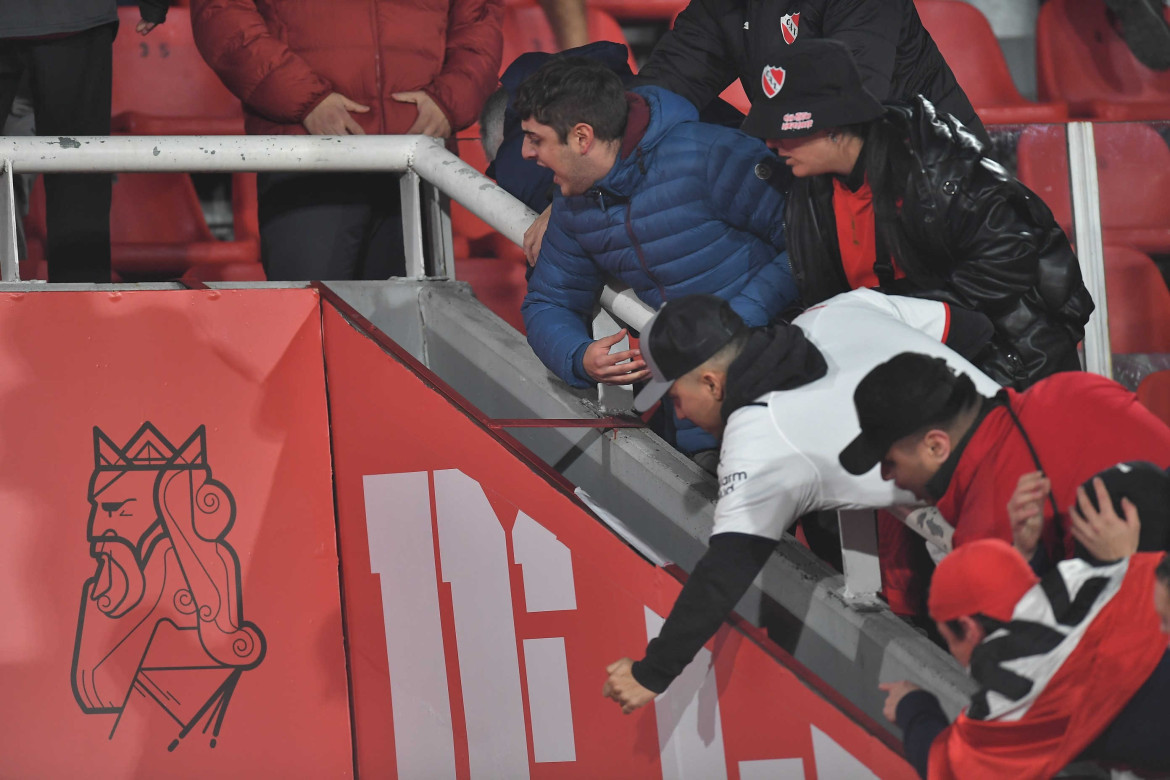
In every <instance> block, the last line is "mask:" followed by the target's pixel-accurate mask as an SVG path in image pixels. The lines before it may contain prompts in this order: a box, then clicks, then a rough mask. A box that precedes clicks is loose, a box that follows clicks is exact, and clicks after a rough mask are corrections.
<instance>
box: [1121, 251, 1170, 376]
mask: <svg viewBox="0 0 1170 780" xmlns="http://www.w3.org/2000/svg"><path fill="white" fill-rule="evenodd" d="M1105 291H1106V294H1107V295H1108V298H1109V343H1110V347H1111V348H1112V350H1113V351H1114V352H1117V353H1120V354H1133V353H1141V354H1145V353H1151V352H1155V353H1156V352H1170V289H1168V288H1167V287H1166V280H1165V279H1163V278H1162V274H1161V272H1160V271H1159V270H1158V267H1157V266H1156V265H1154V261H1153V260H1151V259H1150V258H1149V257H1148V256H1146V255H1145V254H1144V253H1143V252H1139V251H1137V250H1136V249H1132V248H1130V247H1127V246H1110V245H1107V246H1106V247H1105Z"/></svg>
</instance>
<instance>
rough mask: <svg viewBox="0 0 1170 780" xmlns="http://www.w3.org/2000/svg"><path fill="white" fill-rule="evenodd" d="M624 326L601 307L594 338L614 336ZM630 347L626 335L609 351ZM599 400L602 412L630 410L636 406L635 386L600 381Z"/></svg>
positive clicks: (618, 350)
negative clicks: (608, 383)
mask: <svg viewBox="0 0 1170 780" xmlns="http://www.w3.org/2000/svg"><path fill="white" fill-rule="evenodd" d="M622 327H623V326H622V325H621V324H620V323H618V321H617V320H615V319H614V318H613V316H611V315H610V313H609V312H608V311H606V310H605V308H600V309H598V311H597V316H596V317H594V318H593V338H594V339H599V338H601V337H603V336H612V335H613V334H615V333H617V332H618V331H619V330H621V329H622ZM629 348H630V337H629V336H626V337H625V338H624V339H622V340H621V341H619V342H618V343H617V344H614V345H613V346H612V347H610V348H609V351H610V352H624V351H626V350H627V349H629ZM597 402H598V405H599V406H600V407H601V410H602V412H625V411H629V410H630V409H632V408H633V407H634V388H633V386H632V385H607V384H603V383H601V382H598V383H597Z"/></svg>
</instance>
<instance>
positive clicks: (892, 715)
mask: <svg viewBox="0 0 1170 780" xmlns="http://www.w3.org/2000/svg"><path fill="white" fill-rule="evenodd" d="M878 688H879V689H880V690H883V691H885V692H886V703H885V706H883V707H882V715H885V716H886V720H888V721H889V722H890V723H897V722H898V704H899V703H900V702H901V701H902V699H904V698H906V694H908V693H910V691H917V690H919V688H918V686H917V685H915V684H914V683H912V682H907V681H906V680H899V681H898V682H888V683H882V684H881V685H879V686H878Z"/></svg>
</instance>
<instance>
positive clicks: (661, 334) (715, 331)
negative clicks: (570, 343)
mask: <svg viewBox="0 0 1170 780" xmlns="http://www.w3.org/2000/svg"><path fill="white" fill-rule="evenodd" d="M746 328H747V326H745V325H744V324H743V320H742V319H740V317H739V315H738V314H736V313H735V311H733V310H732V308H731V305H730V304H728V303H727V301H725V300H723V299H722V298H720V297H719V296H717V295H687V296H684V297H682V298H678V299H676V300H673V301H667V302H666V303H665V304H663V305H662V308H661V309H659V310H658V311H657V312H656V313H655V314H654V316H653V317H651V318H650V321H649V322H647V323H646V325H645V327H643V328H642V336H641V341H640V346H641V350H642V359H643V360H645V361H646V367H647V368H649V369H650V381H649V382H648V383H647V384H646V386H645V387H643V388H642V391H641V392H639V393H638V395H637V397H636V398H634V409H636V410H637V411H639V412H644V411H646V410H647V409H649V408H650V407H651V406H653V405H654V404H655V403H657V402H658V400H659V399H660V398H662V396H664V395H666V393H667V391H668V390H670V386H671V385H673V384H674V382H675V380H676V379H678V378H679V377H681V376H683V375H684V374H686V373H688V372H690V371H693V370H694V369H696V368H698V367H699V366H701V365H703V363H705V362H706V361H707V360H708V359H710V358H711V357H712V356H713V355H715V353H717V352H718V351H719V350H721V349H723V347H725V346H726V345H727V344H729V343H730V342H731V341H732V340H733V339H734V338H735V337H736V336H738V335H739V334H740V333H742V332H743V331H744V330H746Z"/></svg>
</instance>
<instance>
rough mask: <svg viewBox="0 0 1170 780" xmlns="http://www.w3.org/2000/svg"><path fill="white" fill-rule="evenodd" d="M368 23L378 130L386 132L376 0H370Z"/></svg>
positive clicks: (380, 41) (380, 42) (380, 43)
mask: <svg viewBox="0 0 1170 780" xmlns="http://www.w3.org/2000/svg"><path fill="white" fill-rule="evenodd" d="M370 23H371V24H373V26H374V86H375V88H376V89H377V94H376V95H375V96H374V99H375V100H377V101H378V103H379V105H378V132H379V133H380V134H382V135H385V134H386V100H385V97H384V96H383V94H382V93H383V91H384V90H385V89H386V86H385V85H384V84H383V83H382V38H381V35H380V34H379V29H378V0H370Z"/></svg>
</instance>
